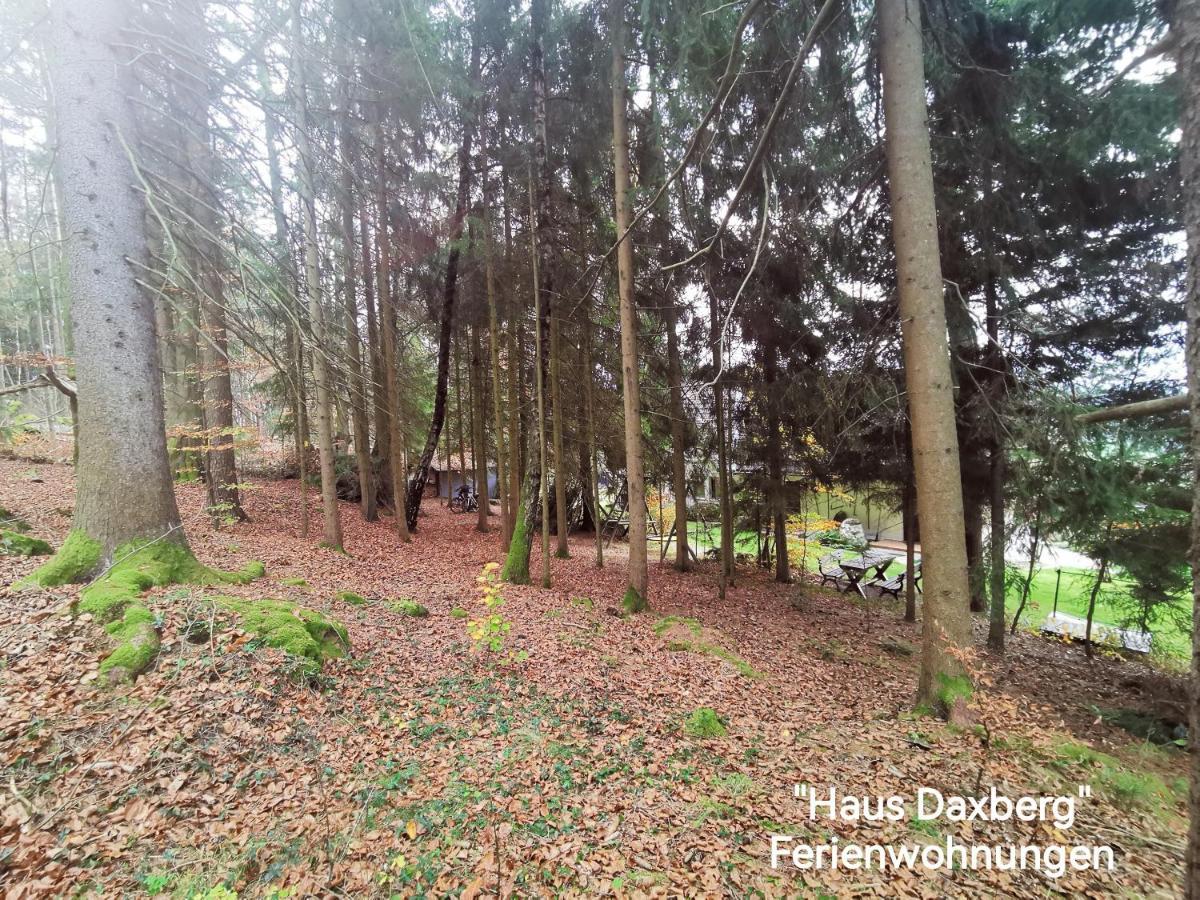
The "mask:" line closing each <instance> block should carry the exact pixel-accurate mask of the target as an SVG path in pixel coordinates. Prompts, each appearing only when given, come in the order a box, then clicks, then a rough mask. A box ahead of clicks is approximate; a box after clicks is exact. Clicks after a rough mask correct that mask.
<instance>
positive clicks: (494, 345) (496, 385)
mask: <svg viewBox="0 0 1200 900" xmlns="http://www.w3.org/2000/svg"><path fill="white" fill-rule="evenodd" d="M481 156H482V158H483V165H482V173H483V174H482V178H483V262H484V280H485V282H486V284H485V287H486V290H487V307H488V357H489V361H490V362H491V370H492V428H493V429H494V431H495V433H496V493H497V494H499V495H500V522H501V524H500V542H501V544H502V545H503V547H504V550H505V552H507V551H508V544H509V540H510V538H511V536H512V508H511V507H510V506H509V502H508V471H507V463H508V460H507V458H506V449H505V443H504V415H503V405H504V403H503V396H502V394H501V391H500V321H499V316H498V315H497V313H496V276H495V270H494V266H493V260H492V257H493V255H494V252H495V248H494V247H493V245H492V223H491V217H490V215H489V210H490V203H489V199H490V198H489V196H488V195H489V191H490V185H489V183H488V177H487V152H486V151H485V152H484V153H482V154H481Z"/></svg>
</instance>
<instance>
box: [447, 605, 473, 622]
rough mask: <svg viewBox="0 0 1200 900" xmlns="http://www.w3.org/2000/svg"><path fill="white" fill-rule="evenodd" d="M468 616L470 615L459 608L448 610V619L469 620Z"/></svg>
mask: <svg viewBox="0 0 1200 900" xmlns="http://www.w3.org/2000/svg"><path fill="white" fill-rule="evenodd" d="M470 615H471V614H470V613H469V612H467V611H466V610H465V609H463V608H462V607H461V606H456V607H454V609H452V610H450V618H452V619H466V618H469V617H470Z"/></svg>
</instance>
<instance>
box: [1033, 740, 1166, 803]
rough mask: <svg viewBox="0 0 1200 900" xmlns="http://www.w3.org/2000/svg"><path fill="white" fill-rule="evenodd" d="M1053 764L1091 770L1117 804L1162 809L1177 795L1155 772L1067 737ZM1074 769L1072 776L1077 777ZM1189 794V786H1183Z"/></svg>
mask: <svg viewBox="0 0 1200 900" xmlns="http://www.w3.org/2000/svg"><path fill="white" fill-rule="evenodd" d="M1054 755H1055V760H1054V763H1053V764H1054V766H1055V767H1056V768H1058V769H1062V770H1064V771H1066V770H1070V769H1073V768H1075V767H1080V768H1086V769H1087V770H1089V773H1088V778H1087V780H1090V781H1092V782H1093V783H1095V784H1097V786H1098V787H1099V788H1100V791H1101V793H1103V794H1104V795H1105V796H1106V798H1107V799H1108V800H1109V801H1110V802H1112V803H1115V804H1119V805H1124V806H1137V807H1142V808H1144V809H1154V810H1159V811H1161V810H1162V809H1163V806H1164V804H1165V803H1168V802H1170V801H1173V800H1175V799H1178V798H1176V797H1175V796H1174V794H1173V793H1172V790H1171V788H1169V787H1168V786H1167V784H1166V782H1165V781H1163V780H1162V778H1160V777H1159V776H1158V775H1155V774H1154V773H1153V772H1138V771H1135V770H1134V769H1133V768H1131V767H1129V766H1126V765H1125V764H1123V763H1122V762H1121V761H1120V760H1119V759H1117V758H1116V757H1115V756H1110V755H1109V754H1107V753H1102V752H1101V751H1099V750H1094V749H1093V748H1091V747H1089V746H1087V745H1086V744H1078V743H1075V742H1074V741H1067V742H1064V743H1062V744H1060V745H1059V746H1058V747H1056V748H1054ZM1077 776H1078V773H1074V774H1073V776H1072V777H1077ZM1184 795H1185V796H1186V786H1185V787H1184Z"/></svg>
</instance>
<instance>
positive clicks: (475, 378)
mask: <svg viewBox="0 0 1200 900" xmlns="http://www.w3.org/2000/svg"><path fill="white" fill-rule="evenodd" d="M485 393H486V392H485V391H484V374H483V349H482V347H481V346H480V340H479V328H478V327H477V326H475V325H472V326H471V395H472V397H473V398H474V400H473V401H472V403H471V409H472V411H473V415H472V416H471V433H472V443H473V444H474V445H475V452H474V453H473V454H472V456H474V458H475V490H476V492H477V493H478V494H479V509H478V511H477V515H476V521H475V530H476V531H481V532H483V533H484V534H487V532H488V530H489V529H488V513H489V512H490V510H489V509H488V496H489V492H488V472H487V456H488V454H487V429H485V428H484V419H485V412H484V410H485V407H486V403H485V400H486V398H485V397H484V394H485Z"/></svg>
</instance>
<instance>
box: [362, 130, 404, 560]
mask: <svg viewBox="0 0 1200 900" xmlns="http://www.w3.org/2000/svg"><path fill="white" fill-rule="evenodd" d="M381 118H382V117H381V115H380V110H379V108H378V107H376V109H375V113H374V119H373V121H372V123H371V124H372V128H373V131H374V135H373V137H374V141H375V294H376V296H377V297H378V300H379V323H378V324H379V334H380V337H381V338H382V340H381V341H380V343H381V344H382V345H383V348H382V351H383V352H382V353H381V354H380V357H381V359H380V362H381V363H382V369H381V371H380V372H379V374H378V377H379V378H381V379H383V380H382V388H383V395H384V396H385V397H386V399H387V408H386V409H385V410H380V408H379V407H378V406H376V410H375V411H376V416H377V418H376V421H375V427H376V430H377V431H378V432H379V433H380V438H379V448H380V456H381V457H382V458H383V460H384V464H385V471H386V472H387V473H388V481H389V482H390V485H391V495H392V516H393V518H394V519H395V527H396V536H397V537H398V538H400V540H401V541H403V542H404V543H406V544H407V543H408V542H409V540H410V539H411V537H410V535H409V532H408V514H407V512H406V509H405V506H406V501H407V494H406V492H405V489H404V488H405V485H406V484H407V483H408V479H407V477H406V472H405V465H404V437H403V435H402V433H401V431H400V387H399V385H398V384H397V383H396V379H397V375H398V370H399V352H398V351H399V348H398V347H397V346H396V303H395V298H394V295H393V292H392V284H391V270H392V266H391V252H390V247H389V244H388V205H387V181H386V177H387V158H386V155H385V150H384V142H383V125H382V124H381V122H380V119H381ZM385 432H386V434H387V439H386V441H385V440H384V438H383V436H382V435H383V434H384V433H385Z"/></svg>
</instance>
